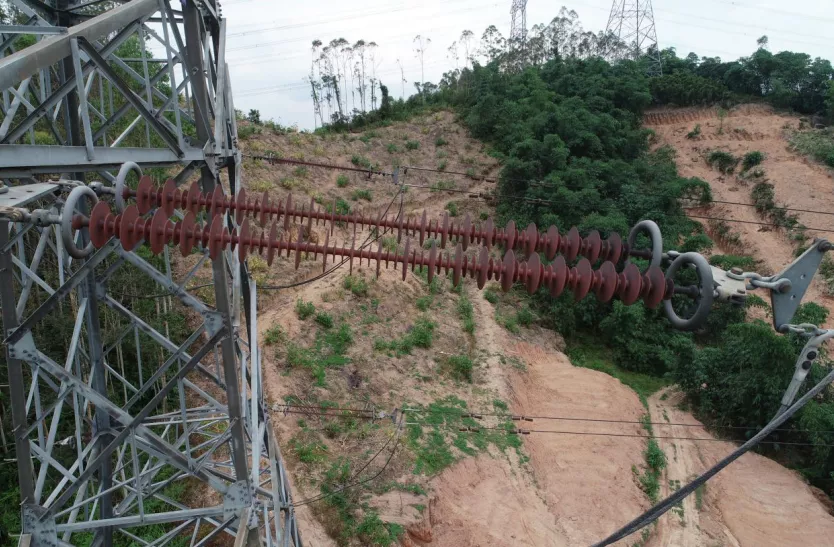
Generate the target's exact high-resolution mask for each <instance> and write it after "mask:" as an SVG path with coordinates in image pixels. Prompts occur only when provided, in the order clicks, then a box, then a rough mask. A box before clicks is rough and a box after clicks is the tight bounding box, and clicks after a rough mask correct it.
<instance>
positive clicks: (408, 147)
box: [405, 141, 420, 150]
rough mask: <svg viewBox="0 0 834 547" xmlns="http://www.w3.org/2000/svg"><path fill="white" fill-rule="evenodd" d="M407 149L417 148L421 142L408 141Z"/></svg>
mask: <svg viewBox="0 0 834 547" xmlns="http://www.w3.org/2000/svg"><path fill="white" fill-rule="evenodd" d="M405 148H406V150H417V149H418V148H420V143H419V142H417V141H408V142H407V143H405Z"/></svg>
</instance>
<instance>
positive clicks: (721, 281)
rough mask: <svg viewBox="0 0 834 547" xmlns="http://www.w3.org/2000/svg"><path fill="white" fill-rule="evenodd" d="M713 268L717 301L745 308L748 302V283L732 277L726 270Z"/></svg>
mask: <svg viewBox="0 0 834 547" xmlns="http://www.w3.org/2000/svg"><path fill="white" fill-rule="evenodd" d="M710 267H711V268H712V281H713V283H714V284H715V300H716V301H718V302H726V303H730V304H735V305H737V306H743V305H744V303H745V302H747V283H745V282H744V281H743V280H738V279H735V278H733V277H730V276H729V275H728V273H727V271H726V270H722V269H721V268H716V267H715V266H710Z"/></svg>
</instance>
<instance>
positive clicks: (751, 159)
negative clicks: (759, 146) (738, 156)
mask: <svg viewBox="0 0 834 547" xmlns="http://www.w3.org/2000/svg"><path fill="white" fill-rule="evenodd" d="M764 158H765V156H764V154H763V153H761V152H759V151H758V150H753V151H752V152H748V153H746V154H744V159H743V160H742V162H741V167H742V171H748V170H750V169H752V168H753V167H756V166H757V165H759V164H760V163H762V162H763V161H764Z"/></svg>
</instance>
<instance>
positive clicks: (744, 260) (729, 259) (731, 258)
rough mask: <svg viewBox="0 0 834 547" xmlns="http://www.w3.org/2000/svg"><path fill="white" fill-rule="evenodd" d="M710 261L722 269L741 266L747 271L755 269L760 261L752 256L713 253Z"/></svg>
mask: <svg viewBox="0 0 834 547" xmlns="http://www.w3.org/2000/svg"><path fill="white" fill-rule="evenodd" d="M709 263H710V264H712V265H713V266H717V267H719V268H721V269H722V270H731V269H733V268H741V269H742V270H744V271H746V272H752V271H755V270H756V268H757V267H758V261H757V260H756V259H754V258H753V257H751V256H741V255H712V256H711V257H709Z"/></svg>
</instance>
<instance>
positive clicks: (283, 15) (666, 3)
mask: <svg viewBox="0 0 834 547" xmlns="http://www.w3.org/2000/svg"><path fill="white" fill-rule="evenodd" d="M652 3H653V6H654V15H655V24H656V28H657V38H658V43H659V46H660V48H661V49H665V48H667V47H674V48H675V49H676V50H677V53H678V56H680V57H684V56H686V55H687V54H688V53H689V52H691V51H695V52H696V53H698V55H699V56H710V57H716V56H717V57H721V58H722V59H723V60H734V59H737V58H739V57H742V56H746V55H749V54H750V53H751V52H753V51H754V50H755V48H756V39H757V38H759V37H760V36H762V35H767V36H768V38H769V49H770V50H771V51H773V52H778V51H782V50H791V51H801V52H805V53H808V54H809V55H811V56H812V57H823V58H827V59H834V45H832V42H831V41H830V40H829V39H828V38H827V36H830V35H831V29H832V26H834V10H832V9H831V5H832V2H831V0H792V1H791V2H785V1H784V0H765V1H756V0H739V1H735V0H699V1H698V2H692V1H691V0H654V1H653V2H652ZM511 4H512V0H502V1H500V2H497V1H495V0H445V1H444V0H424V1H419V0H390V1H385V0H352V1H351V2H349V3H348V2H345V1H337V0H317V1H314V2H313V1H310V2H279V1H276V0H226V1H223V2H222V3H221V5H222V7H223V15H224V16H225V17H226V20H227V21H226V25H227V28H226V33H227V40H226V59H227V61H228V63H229V69H230V73H231V77H232V80H231V81H232V88H233V93H234V100H235V107H236V108H238V109H239V110H243V111H244V112H248V111H249V109H257V110H259V111H260V113H261V118H262V119H273V120H275V121H276V122H279V123H281V124H283V125H288V126H290V125H297V126H298V127H299V129H312V128H313V126H314V116H313V104H312V99H311V98H310V90H309V85H307V84H305V77H306V76H307V74H309V72H310V61H311V51H310V46H311V43H312V41H313V40H315V39H319V40H321V41H322V42H324V43H325V44H326V43H328V42H330V40H332V39H334V38H345V39H346V40H347V41H348V42H350V43H351V44H352V43H355V42H356V41H357V40H359V39H364V40H365V41H366V42H371V41H374V42H376V43H377V44H378V46H379V47H378V48H377V63H378V68H377V75H378V77H379V78H380V80H381V81H382V82H383V83H384V84H386V85H387V86H388V88H389V90H390V92H391V94H392V95H393V96H394V97H400V96H401V95H402V94H403V93H404V94H405V96H408V95H410V94H412V93H414V84H413V82H415V81H421V71H420V61H419V59H418V58H417V57H416V55H415V52H414V43H413V39H414V37H415V36H417V35H421V36H423V37H424V38H429V39H431V44H430V45H429V46H428V47H427V48H426V53H425V57H424V69H425V79H426V81H432V82H435V83H437V82H438V81H439V80H440V77H441V75H442V74H443V73H444V72H446V71H448V70H450V69H452V68H454V67H455V61H454V60H453V59H452V58H450V56H449V54H448V52H447V50H448V48H449V46H450V45H451V44H452V42H454V41H456V40H457V39H458V38H459V37H460V34H461V32H462V31H463V30H465V29H468V30H471V31H472V32H473V33H474V34H475V38H476V42H478V41H480V36H481V34H482V33H483V31H484V29H485V28H486V27H488V26H489V25H491V24H493V25H495V26H496V27H497V28H498V30H499V31H501V33H502V34H503V35H504V37H507V36H508V35H509V32H510V6H511ZM290 6H291V7H290ZM562 6H565V7H567V8H568V9H571V10H574V11H576V13H577V14H578V15H579V20H580V22H581V23H582V26H583V28H584V29H585V30H591V31H594V32H596V31H599V30H604V29H605V26H606V23H607V22H608V15H609V12H610V10H611V0H587V1H575V2H574V1H562V2H543V1H541V0H529V1H528V3H527V28H528V29H529V28H530V27H532V26H533V25H535V24H540V23H541V24H547V23H548V22H550V21H551V20H552V19H553V18H554V17H556V16H557V15H558V13H559V10H560V9H561V7H562ZM462 57H463V55H461V60H460V61H459V62H460V63H462V62H463V61H462ZM398 60H399V61H400V63H401V64H402V67H403V72H404V76H405V79H406V80H407V83H405V84H402V83H401V77H400V69H399V65H398V64H397V61H398Z"/></svg>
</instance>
